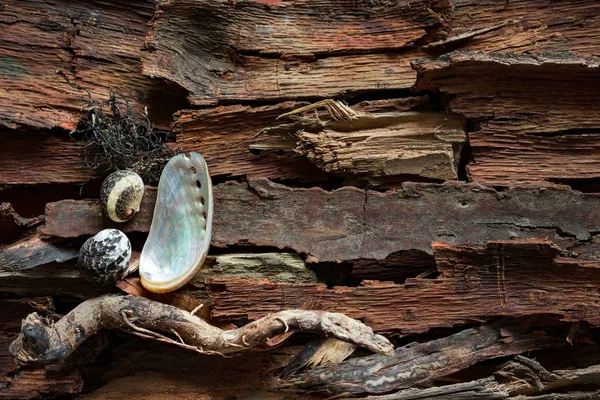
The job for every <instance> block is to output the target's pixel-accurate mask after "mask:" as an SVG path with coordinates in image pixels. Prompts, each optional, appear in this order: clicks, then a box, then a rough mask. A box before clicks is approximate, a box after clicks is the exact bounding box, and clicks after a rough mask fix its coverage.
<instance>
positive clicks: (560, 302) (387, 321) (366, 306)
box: [208, 240, 600, 335]
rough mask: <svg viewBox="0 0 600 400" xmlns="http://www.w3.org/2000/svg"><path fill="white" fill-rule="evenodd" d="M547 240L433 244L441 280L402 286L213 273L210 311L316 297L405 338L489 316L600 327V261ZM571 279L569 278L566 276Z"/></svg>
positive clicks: (236, 313)
mask: <svg viewBox="0 0 600 400" xmlns="http://www.w3.org/2000/svg"><path fill="white" fill-rule="evenodd" d="M558 252H559V249H558V248H557V247H556V246H554V245H553V244H551V242H548V241H545V240H526V241H499V242H498V241H490V242H488V244H487V246H485V247H469V246H464V247H453V246H450V245H446V244H440V243H436V244H434V255H435V258H436V262H437V266H438V270H439V272H440V277H439V278H436V279H424V278H410V279H407V280H406V283H404V284H402V285H398V284H394V283H392V282H377V281H364V282H363V284H362V285H361V286H358V287H355V288H353V287H335V288H333V289H327V287H326V286H325V285H323V284H285V283H280V284H275V283H272V282H269V281H268V280H260V279H245V278H228V279H224V278H211V279H209V280H208V290H209V294H210V297H211V304H212V310H211V315H212V317H213V318H215V319H217V320H221V321H223V320H236V319H250V320H254V319H257V318H259V317H261V316H263V315H266V314H268V313H271V312H275V311H277V310H280V309H286V308H290V307H298V306H299V305H301V304H304V303H305V302H307V301H314V302H317V303H319V304H320V305H321V306H322V309H325V310H336V311H337V312H342V313H344V314H347V315H349V316H351V317H353V318H356V319H360V320H362V321H366V323H367V324H369V326H371V327H373V329H374V330H375V331H378V332H385V333H396V334H401V335H408V334H415V333H422V332H427V331H428V330H429V329H431V328H435V327H438V328H439V327H452V326H456V325H461V324H466V323H472V322H476V321H485V320H488V319H490V318H495V317H500V316H509V317H531V316H535V315H545V314H549V315H556V316H558V317H560V318H561V319H562V320H564V321H573V322H577V321H588V322H589V323H590V324H593V325H595V326H600V314H599V313H600V306H599V305H598V298H599V296H600V293H599V291H598V287H600V264H598V263H591V262H576V261H573V260H571V259H564V258H560V257H558V256H557V255H558ZM565 276H568V277H569V279H564V277H565Z"/></svg>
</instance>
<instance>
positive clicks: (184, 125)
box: [171, 96, 439, 183]
mask: <svg viewBox="0 0 600 400" xmlns="http://www.w3.org/2000/svg"><path fill="white" fill-rule="evenodd" d="M303 105H306V103H301V102H284V103H279V104H276V105H269V106H260V107H250V106H240V105H234V106H221V107H215V108H209V109H202V110H181V111H179V112H178V113H177V114H176V116H175V120H174V122H173V125H172V127H171V130H172V132H173V133H174V134H175V135H176V138H177V140H176V145H177V146H178V147H181V148H182V150H183V151H185V152H188V151H196V152H198V153H200V154H202V156H203V157H204V158H205V159H206V161H207V163H208V166H209V169H210V173H211V176H213V177H215V176H227V177H230V176H231V177H237V176H243V175H246V176H249V177H252V178H270V179H275V178H276V179H294V180H297V181H300V182H310V183H318V182H324V181H327V180H329V179H330V178H331V175H329V174H327V173H324V172H323V171H322V170H320V169H319V168H316V167H315V166H314V165H313V164H312V163H311V162H309V161H308V160H306V159H305V158H304V157H303V156H302V155H301V154H298V153H297V152H295V151H293V149H291V148H289V146H288V147H287V148H274V149H264V150H256V149H252V148H251V147H259V146H261V144H263V143H267V142H269V141H271V140H272V139H271V138H270V137H268V136H266V135H258V136H257V134H258V132H260V131H261V130H263V129H265V128H268V127H271V126H274V125H277V124H278V122H277V121H276V119H277V117H278V116H279V115H281V114H284V113H286V112H289V111H292V110H294V109H296V108H298V107H301V106H303ZM353 108H354V109H356V110H357V111H365V112H404V111H417V110H419V111H421V110H422V111H426V110H430V109H431V108H432V104H431V101H430V100H429V99H428V98H427V97H423V96H421V97H406V98H397V99H385V100H377V101H365V102H361V103H359V104H357V105H355V106H353ZM438 122H439V121H438Z"/></svg>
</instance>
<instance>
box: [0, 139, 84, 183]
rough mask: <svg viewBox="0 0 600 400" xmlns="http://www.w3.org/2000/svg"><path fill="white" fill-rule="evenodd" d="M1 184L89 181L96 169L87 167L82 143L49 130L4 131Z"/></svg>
mask: <svg viewBox="0 0 600 400" xmlns="http://www.w3.org/2000/svg"><path fill="white" fill-rule="evenodd" d="M0 136H1V137H2V138H3V140H5V141H4V142H3V145H2V146H0V182H1V183H2V184H4V185H23V184H25V185H31V184H48V183H75V182H85V181H87V180H88V179H90V178H92V176H93V175H94V174H93V170H92V169H91V168H85V167H84V166H83V163H82V160H81V158H79V154H80V152H81V149H82V143H81V142H77V141H75V140H74V139H71V138H69V137H68V135H66V134H57V133H50V132H45V131H31V132H27V133H24V132H0Z"/></svg>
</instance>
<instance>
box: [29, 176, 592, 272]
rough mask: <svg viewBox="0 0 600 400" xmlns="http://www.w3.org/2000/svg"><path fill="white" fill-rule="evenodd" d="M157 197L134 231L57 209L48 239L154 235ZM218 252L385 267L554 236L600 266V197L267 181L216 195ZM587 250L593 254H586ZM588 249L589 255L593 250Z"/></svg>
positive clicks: (85, 204) (78, 209)
mask: <svg viewBox="0 0 600 400" xmlns="http://www.w3.org/2000/svg"><path fill="white" fill-rule="evenodd" d="M155 193H156V192H155V190H153V189H150V188H148V189H147V190H146V194H145V197H144V200H143V201H142V208H141V210H140V212H139V213H138V214H136V216H135V217H134V218H133V219H132V220H131V221H129V222H126V223H124V224H116V223H113V222H111V221H109V220H108V219H107V218H106V217H105V216H103V214H102V210H101V207H100V204H99V202H98V201H96V200H80V201H78V200H64V201H60V202H55V203H49V204H48V206H47V209H46V218H45V225H44V226H42V227H41V228H40V232H41V233H43V234H45V235H51V236H60V237H77V236H81V235H91V234H95V233H96V232H98V231H100V230H102V229H105V228H107V227H118V228H119V229H121V230H123V231H125V232H147V231H148V229H149V227H150V223H151V215H152V211H153V209H154V200H155V196H156V194H155ZM214 195H215V217H214V222H213V237H212V244H213V245H215V246H219V247H223V246H233V245H240V244H245V245H259V246H276V247H279V248H281V249H293V250H295V251H297V252H299V253H306V254H308V255H310V256H311V259H312V260H313V261H316V260H321V261H335V260H353V259H361V258H366V259H384V258H385V257H387V256H388V255H389V254H391V253H394V252H397V251H403V250H420V251H423V252H426V253H430V254H431V242H432V241H443V242H446V243H450V244H455V245H464V244H468V243H483V242H485V241H486V240H504V239H511V238H532V237H533V238H540V237H549V238H550V239H551V240H553V241H555V242H556V243H557V244H558V245H559V246H560V247H561V248H562V249H563V250H568V249H571V248H572V247H575V246H580V249H579V252H580V253H583V254H582V256H581V257H583V258H591V259H596V258H597V254H595V249H596V245H595V244H594V243H593V240H592V238H593V236H594V234H595V232H598V231H600V214H599V213H598V209H600V207H599V206H600V197H599V196H598V195H597V194H583V193H580V192H576V191H572V190H569V189H568V188H566V187H561V186H551V187H547V188H546V187H544V188H541V187H539V186H538V187H536V186H532V187H529V188H515V189H511V190H508V191H504V192H496V191H495V190H493V189H490V188H484V187H481V186H478V185H475V184H465V183H461V182H456V183H448V184H443V185H439V184H423V183H421V184H419V183H407V184H404V185H403V188H402V190H390V191H387V192H385V193H379V192H374V191H365V190H361V189H357V188H354V187H344V188H341V189H338V190H334V191H331V192H329V191H325V190H323V189H320V188H310V189H294V188H290V187H287V186H284V185H280V184H275V183H273V182H271V181H268V180H255V181H250V182H248V183H225V184H221V185H217V186H215V188H214ZM588 246H589V247H588ZM586 248H588V249H586Z"/></svg>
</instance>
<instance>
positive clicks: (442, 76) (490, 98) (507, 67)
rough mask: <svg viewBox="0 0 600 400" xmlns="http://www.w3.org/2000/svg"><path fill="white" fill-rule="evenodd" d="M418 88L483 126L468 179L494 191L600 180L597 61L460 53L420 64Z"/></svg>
mask: <svg viewBox="0 0 600 400" xmlns="http://www.w3.org/2000/svg"><path fill="white" fill-rule="evenodd" d="M414 67H415V68H416V70H417V72H418V81H417V84H416V87H417V88H418V89H431V90H436V91H439V92H440V93H441V94H442V95H443V96H444V98H445V100H446V106H447V108H448V109H449V110H451V111H453V112H456V113H459V114H461V115H465V116H466V117H468V118H470V119H472V120H474V121H477V122H478V125H479V128H478V129H476V130H475V131H474V132H471V133H470V134H469V139H470V143H471V147H472V149H473V162H472V163H470V164H469V165H468V166H467V168H468V171H469V174H470V177H471V178H472V179H473V180H474V181H476V182H481V183H483V184H488V185H511V184H514V183H520V182H526V181H552V180H561V179H589V178H597V177H599V176H600V159H599V158H598V152H597V151H595V149H597V147H598V146H599V143H600V117H599V116H600V93H599V92H598V91H597V90H596V87H597V83H598V81H599V80H600V63H599V62H598V60H594V59H586V58H581V57H577V56H574V55H564V54H563V55H553V56H525V55H521V56H517V55H486V54H478V53H455V54H452V55H450V56H448V57H444V58H442V59H440V60H438V61H422V62H417V63H415V64H414Z"/></svg>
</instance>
